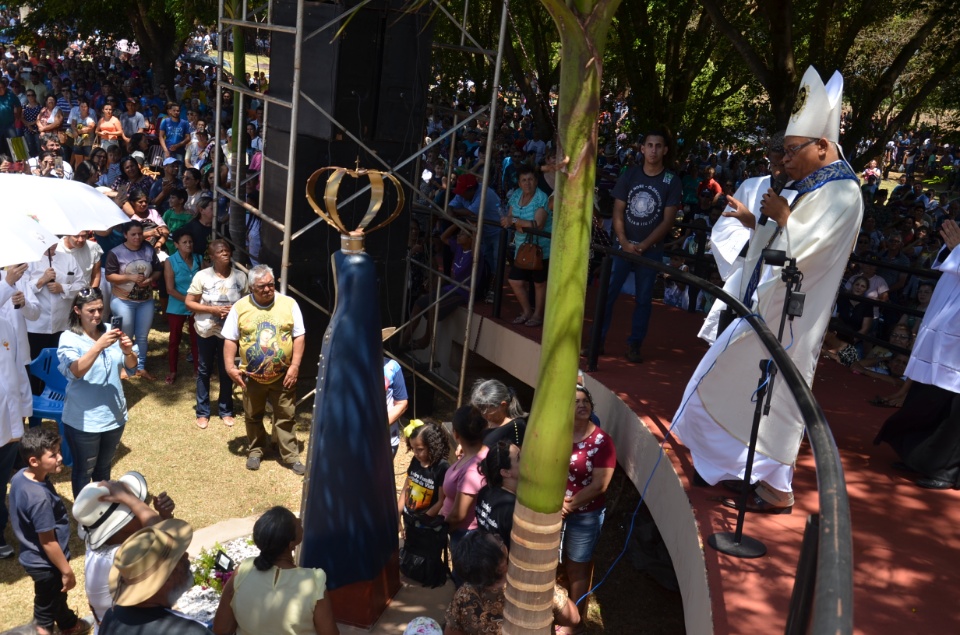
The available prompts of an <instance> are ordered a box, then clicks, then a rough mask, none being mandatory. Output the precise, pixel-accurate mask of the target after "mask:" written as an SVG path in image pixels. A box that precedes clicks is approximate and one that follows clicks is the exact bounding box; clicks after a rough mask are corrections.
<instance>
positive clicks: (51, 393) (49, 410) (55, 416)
mask: <svg viewBox="0 0 960 635" xmlns="http://www.w3.org/2000/svg"><path fill="white" fill-rule="evenodd" d="M58 363H59V360H58V359H57V349H55V348H45V349H43V350H42V351H40V354H39V355H37V358H36V359H35V360H33V361H32V362H30V366H29V368H30V374H31V375H33V376H34V377H36V378H37V379H39V380H41V381H42V382H43V384H44V388H43V392H42V393H40V394H39V395H34V396H33V416H32V417H30V427H31V428H33V427H35V426H38V425H40V421H41V419H50V420H51V421H56V422H57V427H58V428H59V430H60V438H61V439H66V436H65V435H64V434H63V402H64V400H65V399H66V395H67V378H66V377H64V376H63V375H62V374H61V373H60V369H59V368H57V365H58ZM60 454H61V456H62V457H63V464H64V465H68V466H72V465H73V455H72V454H71V453H70V446H68V445H67V442H66V441H62V442H61V443H60Z"/></svg>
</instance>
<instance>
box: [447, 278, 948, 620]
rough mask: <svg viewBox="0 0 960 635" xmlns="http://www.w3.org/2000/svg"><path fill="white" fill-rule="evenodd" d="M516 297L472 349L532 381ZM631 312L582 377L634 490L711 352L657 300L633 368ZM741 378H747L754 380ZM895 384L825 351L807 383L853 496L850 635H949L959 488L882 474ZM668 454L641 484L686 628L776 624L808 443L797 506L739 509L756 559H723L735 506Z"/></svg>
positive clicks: (807, 509) (811, 488)
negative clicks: (718, 546) (762, 511)
mask: <svg viewBox="0 0 960 635" xmlns="http://www.w3.org/2000/svg"><path fill="white" fill-rule="evenodd" d="M592 293H593V290H592V289H591V291H590V293H588V298H587V307H588V309H587V319H586V320H585V324H584V342H586V338H587V334H588V332H589V329H590V326H591V321H590V315H591V314H592V307H593V297H592ZM512 302H513V300H512V298H511V297H510V293H509V292H508V291H505V297H504V308H503V318H504V319H501V320H496V319H494V318H493V317H492V306H491V305H488V304H480V305H478V306H477V308H476V312H477V315H476V316H475V319H474V320H473V326H472V329H471V335H470V339H469V345H470V348H471V350H472V351H474V352H475V353H476V354H479V355H481V356H483V357H485V358H486V359H488V360H489V361H491V362H493V363H494V364H497V365H498V366H501V367H502V368H504V370H506V371H507V372H509V373H511V374H513V375H514V376H515V377H517V378H519V379H521V380H522V381H525V382H526V383H529V384H530V385H536V380H537V364H538V362H539V359H540V355H539V352H540V351H539V338H540V335H541V332H542V330H541V329H540V328H529V327H525V326H522V325H521V326H515V325H513V324H512V323H511V321H512V319H513V318H514V317H515V315H516V314H517V313H518V312H519V308H518V306H517V305H515V304H512ZM632 310H633V298H632V297H629V296H622V297H621V299H620V301H619V302H618V303H617V306H616V311H615V315H614V321H613V326H612V328H611V332H610V334H609V336H608V338H607V342H606V351H607V355H605V356H603V357H601V358H600V361H599V364H598V370H597V372H595V373H590V374H589V378H588V384H589V385H590V386H591V388H592V389H593V392H594V396H595V398H596V401H597V411H598V414H599V416H600V417H601V419H602V421H603V425H604V427H605V428H607V429H608V430H609V431H610V432H611V434H612V435H613V436H614V439H615V440H616V442H617V450H618V460H619V462H620V465H621V466H622V467H623V468H624V469H625V470H626V471H627V473H628V474H629V475H630V478H631V479H632V480H633V482H634V484H635V485H636V486H637V488H638V490H641V489H642V488H643V486H644V484H645V483H646V482H647V479H648V478H650V475H651V470H652V468H653V467H654V464H655V461H656V457H657V455H658V453H659V444H660V442H661V441H662V440H663V438H664V435H665V433H666V431H667V430H668V428H669V426H670V421H671V419H672V417H673V415H674V413H675V411H676V410H677V408H678V406H679V404H680V400H681V397H682V394H683V390H684V387H685V386H686V383H687V380H688V378H689V377H690V374H691V373H692V371H693V369H694V368H695V366H696V364H697V363H698V361H699V360H700V357H701V356H702V354H703V352H704V351H705V350H706V348H707V346H706V344H705V343H704V342H702V341H701V340H699V339H698V338H697V337H696V333H697V331H698V330H699V328H700V325H701V323H702V320H703V315H702V314H691V313H687V312H685V311H681V310H679V309H674V308H672V307H667V306H664V305H662V304H660V303H659V302H657V303H655V306H654V311H653V318H652V321H651V325H650V333H649V335H648V337H647V341H646V342H645V344H644V347H643V356H644V358H645V361H644V362H643V363H642V364H638V365H634V364H630V363H628V362H627V361H626V360H625V359H624V358H623V357H622V353H623V352H624V350H625V339H626V335H627V333H628V330H629V319H630V312H631V311H632ZM465 317H466V312H465V311H464V310H460V311H459V312H458V313H457V314H454V315H453V316H451V318H450V319H448V320H446V321H445V322H444V323H442V325H441V330H440V334H439V335H440V337H439V340H438V341H440V342H443V341H444V340H446V343H442V344H440V345H439V347H438V351H437V359H438V360H441V363H443V362H444V361H450V362H452V361H454V360H456V361H457V365H458V364H459V355H458V354H457V353H458V349H459V347H460V346H461V345H462V342H463V339H464V321H465ZM451 340H452V341H451ZM458 342H459V344H458ZM459 350H462V349H459ZM581 361H582V362H583V363H582V364H581V366H582V367H584V368H585V360H581ZM719 370H720V371H721V372H722V370H723V369H722V368H721V369H719ZM744 381H745V382H751V383H755V382H756V378H755V377H744ZM890 386H891V385H890V384H885V383H883V382H880V381H877V380H873V379H870V378H867V377H865V376H862V375H855V374H853V373H851V372H850V371H849V370H847V369H845V368H843V367H841V366H840V365H839V364H836V363H834V362H831V361H830V360H826V359H821V361H820V363H819V367H818V369H817V374H816V379H815V385H814V387H813V392H814V395H815V396H816V398H817V400H818V401H819V403H820V405H821V407H822V408H823V411H824V413H825V414H826V417H827V421H828V422H829V424H830V427H831V429H832V431H833V434H834V437H835V439H836V442H837V446H838V447H839V449H840V453H841V459H842V462H843V467H844V471H845V477H846V482H847V491H848V493H849V496H850V506H851V513H852V522H853V533H854V585H855V589H854V621H855V632H857V633H863V634H877V633H894V632H901V633H920V632H931V633H934V632H955V631H956V630H957V624H958V623H960V606H958V603H957V602H956V600H955V597H954V596H955V592H956V589H958V588H960V505H958V503H960V492H958V491H930V490H924V489H921V488H919V487H916V486H915V485H914V484H913V483H912V481H911V480H910V479H909V478H908V477H907V476H905V475H903V474H901V473H899V472H897V471H895V470H893V469H892V468H891V463H892V462H894V461H895V460H896V457H895V455H894V454H893V452H892V451H891V450H890V449H889V447H887V446H885V445H883V446H875V445H873V438H874V436H875V435H876V432H877V430H878V429H879V427H880V425H881V424H882V423H883V421H884V420H885V419H886V417H888V416H889V415H890V414H891V413H892V412H894V411H893V410H891V409H886V408H879V407H875V406H872V405H870V404H869V403H868V401H869V400H870V399H871V398H872V397H873V396H874V395H877V394H889V393H890V392H892V389H891V387H890ZM641 424H642V425H641ZM664 448H665V450H666V454H665V457H664V460H662V461H661V462H660V465H659V467H658V468H657V470H656V473H655V474H654V476H653V478H651V479H650V485H649V487H648V491H647V503H648V506H649V508H650V511H651V513H652V514H653V516H654V518H655V519H656V520H657V524H658V527H659V528H660V531H661V534H663V537H664V539H665V541H666V542H667V545H668V548H669V549H670V552H671V557H672V559H673V562H674V567H675V569H676V571H677V577H678V580H679V581H680V584H681V592H682V594H683V600H684V619H685V623H686V627H687V632H688V633H717V634H727V633H782V632H784V628H785V625H786V618H787V611H788V604H789V601H790V594H791V591H792V589H793V582H794V577H795V572H796V567H797V559H798V556H799V551H800V544H801V540H802V535H803V529H804V524H805V523H806V520H807V517H808V515H809V514H812V513H816V512H817V510H818V498H817V492H816V474H815V471H814V461H813V456H812V454H811V451H810V448H809V445H808V444H807V443H806V442H804V444H803V446H802V448H801V451H800V455H799V458H798V465H797V470H796V477H795V481H794V488H795V494H796V505H795V506H794V508H793V513H792V514H789V515H786V514H784V515H774V516H770V515H759V514H748V515H747V519H746V523H745V533H746V534H747V535H749V536H752V537H755V538H757V539H759V540H761V541H763V542H764V543H765V544H766V546H767V549H768V552H767V554H766V556H764V557H762V558H759V559H756V560H741V559H736V558H732V557H729V556H726V555H724V554H720V553H718V552H716V551H714V550H713V549H712V548H710V547H709V546H707V545H706V539H707V537H708V536H710V535H711V534H713V533H715V532H718V531H732V530H733V528H734V525H735V522H736V512H735V511H734V510H732V509H728V508H726V507H723V506H721V505H720V503H719V500H720V499H721V498H723V497H725V496H727V492H726V490H724V489H723V488H721V487H706V488H704V487H694V486H693V485H692V475H693V467H692V463H691V459H690V454H689V452H688V451H687V450H686V448H685V447H684V446H683V445H682V444H681V443H680V442H679V441H677V440H676V439H674V438H672V437H671V438H669V439H668V440H667V442H666V443H665V444H664ZM620 566H627V565H624V564H623V563H621V565H620ZM636 617H637V619H642V618H643V616H641V615H638V616H636Z"/></svg>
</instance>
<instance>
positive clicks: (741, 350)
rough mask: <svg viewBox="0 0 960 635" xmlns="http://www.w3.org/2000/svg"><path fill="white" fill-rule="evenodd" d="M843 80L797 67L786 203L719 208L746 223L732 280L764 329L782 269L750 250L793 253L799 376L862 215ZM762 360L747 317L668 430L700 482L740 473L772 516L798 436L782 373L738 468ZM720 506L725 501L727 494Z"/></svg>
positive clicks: (775, 200)
mask: <svg viewBox="0 0 960 635" xmlns="http://www.w3.org/2000/svg"><path fill="white" fill-rule="evenodd" d="M842 87H843V79H842V78H841V77H840V75H839V73H835V74H834V77H833V78H832V79H831V80H830V83H829V84H828V85H827V86H824V85H823V82H822V81H821V80H820V76H819V75H818V74H817V72H816V70H815V69H813V68H812V67H811V68H810V69H808V70H807V72H806V74H805V75H804V76H803V80H802V82H801V87H800V90H799V92H798V97H797V105H796V106H795V108H794V114H793V115H792V116H791V119H790V122H789V124H788V126H787V130H786V134H785V139H784V167H785V169H786V172H787V175H788V176H789V177H790V179H792V183H790V184H788V186H787V187H788V188H789V189H790V190H792V191H794V192H796V196H795V198H793V201H792V204H791V203H788V201H787V200H786V199H785V198H784V197H782V196H780V195H779V194H777V193H776V192H775V191H774V190H772V189H769V190H767V191H766V193H764V194H763V195H762V197H761V200H760V212H761V213H762V215H763V216H764V217H766V218H764V219H763V220H766V223H763V220H761V221H760V223H758V222H757V214H756V210H755V209H750V208H748V207H747V206H746V205H745V204H744V203H742V202H740V201H739V200H737V199H736V197H734V198H732V199H729V204H730V206H731V208H732V211H731V212H729V213H730V214H733V215H735V216H736V218H737V219H738V220H740V221H741V223H742V224H743V225H744V226H745V227H747V228H749V229H751V230H753V235H752V237H751V239H750V245H749V247H748V249H747V253H746V257H745V258H744V259H742V260H741V261H740V264H739V267H740V268H741V269H742V271H741V272H740V273H739V275H740V277H741V284H743V281H746V289H745V291H744V293H743V294H741V295H740V299H741V300H745V302H744V303H745V304H747V305H748V306H751V307H752V308H753V310H754V311H756V312H757V313H758V314H759V315H760V316H761V317H762V318H763V320H764V321H765V322H766V323H767V325H768V326H769V327H770V330H772V331H773V332H774V333H776V332H777V330H778V328H779V324H780V318H781V314H782V310H783V305H784V302H785V298H786V283H784V282H783V281H782V280H781V278H780V267H772V266H769V265H766V264H765V263H762V262H760V253H761V251H762V250H763V249H764V248H765V247H769V248H771V249H779V250H783V251H785V252H786V254H787V256H788V257H792V258H796V259H797V267H798V268H799V269H800V271H801V272H802V274H803V283H802V289H801V291H803V292H804V293H805V294H806V303H805V306H804V310H803V315H802V316H800V317H797V318H796V319H794V320H793V321H792V322H789V323H788V324H789V327H788V328H787V329H786V331H785V332H784V336H783V345H784V347H785V348H786V349H787V354H788V355H789V356H790V358H791V359H792V360H793V362H794V363H795V364H796V366H797V368H798V369H799V371H800V374H801V375H802V376H803V378H804V379H805V380H806V382H807V384H808V385H812V383H813V375H814V371H815V370H816V365H817V357H818V355H819V351H820V345H821V343H822V340H823V335H824V333H825V331H826V328H827V324H828V322H829V320H830V314H831V311H832V309H833V304H834V301H835V299H836V294H837V289H838V287H839V285H840V280H841V277H842V275H843V270H844V267H845V265H846V262H847V259H848V257H849V255H850V252H851V250H852V249H853V246H854V243H855V240H856V236H857V232H858V231H859V228H860V222H861V219H862V217H863V200H862V198H861V195H860V181H859V178H858V177H857V175H856V173H855V172H854V171H853V169H852V168H851V167H850V166H849V164H847V162H846V161H844V160H842V159H841V157H840V152H839V148H838V146H837V141H838V138H839V127H840V126H839V124H840V111H841V106H842ZM758 263H759V264H758ZM758 267H759V269H757V268H758ZM755 273H759V279H757V278H755ZM733 275H736V274H733ZM752 278H753V279H755V280H757V284H756V286H755V289H754V285H751V284H750V282H749V281H750V280H751V279H752ZM769 358H770V354H769V352H768V351H767V350H766V348H765V347H764V346H763V345H762V343H761V342H760V339H759V338H758V337H757V336H756V334H755V333H754V331H753V329H752V328H751V327H750V326H749V324H747V322H746V321H744V320H742V319H737V320H734V321H733V322H732V323H731V324H730V325H729V326H728V327H727V328H726V329H725V330H724V331H723V333H721V334H719V336H718V337H717V339H716V342H715V343H714V344H713V346H712V347H711V348H710V350H709V351H707V353H706V355H705V356H704V358H703V360H701V362H700V365H699V366H698V367H697V370H696V371H695V372H694V375H693V377H692V378H691V379H690V382H689V384H688V385H687V388H686V390H685V392H684V397H683V400H682V401H681V406H680V409H679V410H678V411H677V414H676V415H675V417H674V426H675V427H674V433H675V434H676V435H677V436H678V437H679V438H680V439H681V440H682V441H683V443H684V444H685V445H686V446H687V447H688V448H689V449H690V451H691V454H692V455H693V461H694V466H695V468H696V470H697V472H698V473H699V474H700V476H701V477H702V478H703V479H704V480H706V481H707V483H709V484H711V485H713V484H716V483H718V482H720V481H723V480H728V479H730V480H735V479H749V481H750V482H751V483H752V484H755V485H756V487H755V488H754V490H753V495H752V496H751V497H750V498H749V500H748V503H747V509H748V511H754V512H764V513H782V512H786V511H789V510H790V509H791V508H792V506H793V487H792V481H793V469H794V463H795V461H796V457H797V452H798V451H799V448H800V441H801V439H802V438H803V420H802V418H801V416H800V412H799V409H798V407H797V405H796V403H795V401H794V399H793V395H792V393H791V392H790V390H789V388H788V387H787V386H786V384H785V382H783V381H782V380H781V381H776V382H774V386H773V393H772V397H771V399H772V400H771V410H770V414H769V415H767V416H764V417H762V419H761V421H760V430H759V438H758V442H757V454H756V457H755V461H754V465H753V471H752V473H751V474H749V475H748V474H746V473H745V471H746V456H747V445H748V442H749V438H750V429H751V426H752V423H753V418H754V410H755V404H754V403H753V401H752V397H753V395H754V393H755V391H756V389H757V383H758V380H759V378H760V366H759V364H760V361H761V360H763V359H769ZM725 504H727V505H732V506H735V505H736V501H734V500H728V501H725Z"/></svg>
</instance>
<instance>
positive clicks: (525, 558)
mask: <svg viewBox="0 0 960 635" xmlns="http://www.w3.org/2000/svg"><path fill="white" fill-rule="evenodd" d="M542 2H543V4H544V6H546V8H547V10H548V11H549V12H550V15H551V16H552V17H553V19H554V22H555V23H556V25H557V28H558V30H559V32H560V41H561V49H562V53H563V57H562V60H563V61H562V64H561V69H560V95H559V100H560V101H559V113H558V130H559V137H560V138H559V147H560V152H561V153H562V154H561V158H563V159H565V158H569V162H568V163H567V166H566V169H565V170H564V171H563V172H561V173H559V174H558V175H557V190H556V197H555V200H554V210H555V214H554V222H553V239H552V241H553V242H552V244H551V249H550V276H549V278H548V281H547V306H546V314H545V316H544V328H543V340H542V344H541V354H540V367H539V374H538V381H537V391H536V396H535V397H534V400H533V407H532V409H531V413H532V415H531V419H530V424H529V426H530V427H529V428H528V431H527V435H526V438H525V441H524V445H523V461H522V462H521V464H520V485H519V488H518V490H517V505H516V508H515V510H514V521H513V522H514V529H513V534H512V536H511V545H512V546H511V550H510V565H509V569H508V571H507V590H506V597H507V603H506V606H505V607H504V618H505V619H504V624H503V632H504V633H505V634H507V635H520V634H533V633H537V634H546V633H549V632H550V629H551V624H552V623H553V613H552V604H553V603H552V600H553V587H554V583H555V580H556V569H557V562H558V551H557V547H558V545H559V542H560V526H561V519H560V510H561V507H562V506H563V498H564V492H565V489H566V482H567V473H568V470H569V463H570V447H571V439H572V436H573V401H574V385H575V384H576V379H577V364H578V358H579V348H580V334H581V331H582V328H583V309H584V301H585V295H586V289H587V258H588V254H589V246H590V230H591V226H592V216H593V189H594V182H595V177H596V156H597V115H598V112H599V109H600V79H601V75H602V72H603V50H604V47H605V45H606V39H607V30H608V29H609V27H610V21H611V20H612V18H613V15H614V13H615V12H616V10H617V6H619V4H620V0H574V2H572V3H569V2H565V1H564V0H542ZM568 5H570V6H569V7H568ZM573 599H574V601H576V600H577V599H579V598H573Z"/></svg>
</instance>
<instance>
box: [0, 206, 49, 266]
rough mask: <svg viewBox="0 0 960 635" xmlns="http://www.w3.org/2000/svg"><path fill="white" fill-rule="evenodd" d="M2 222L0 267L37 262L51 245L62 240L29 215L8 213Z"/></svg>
mask: <svg viewBox="0 0 960 635" xmlns="http://www.w3.org/2000/svg"><path fill="white" fill-rule="evenodd" d="M2 224H3V231H0V267H6V266H8V265H19V264H21V263H26V262H36V261H37V260H40V259H41V258H42V257H43V253H44V252H45V251H46V250H47V249H48V248H49V247H50V245H56V244H57V242H59V240H60V239H59V238H57V237H56V236H54V235H53V234H51V233H50V232H48V231H47V230H46V229H44V228H43V227H41V226H40V223H38V222H37V221H35V220H34V219H32V218H30V217H29V216H22V215H20V214H7V215H5V217H4V219H3V223H2Z"/></svg>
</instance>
